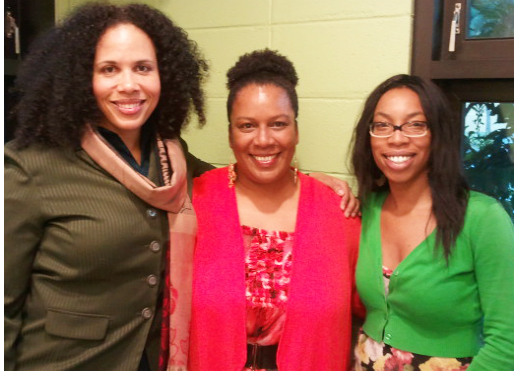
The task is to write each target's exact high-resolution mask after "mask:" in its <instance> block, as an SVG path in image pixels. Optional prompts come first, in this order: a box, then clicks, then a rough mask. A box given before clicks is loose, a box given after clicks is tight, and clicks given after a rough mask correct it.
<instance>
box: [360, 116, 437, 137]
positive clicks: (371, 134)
mask: <svg viewBox="0 0 518 371" xmlns="http://www.w3.org/2000/svg"><path fill="white" fill-rule="evenodd" d="M417 122H418V123H421V124H425V125H426V127H425V130H424V133H423V134H419V135H408V134H407V133H405V132H404V131H403V126H405V125H407V124H415V123H417ZM374 124H386V125H390V127H391V128H392V132H391V133H390V135H376V134H373V132H372V126H373V125H374ZM396 130H399V131H401V134H403V135H404V136H405V137H407V138H421V137H424V136H425V135H426V134H427V133H428V122H427V121H420V120H416V121H408V122H405V123H403V124H401V125H394V124H391V123H390V122H382V121H375V122H371V123H370V124H369V134H370V136H371V137H374V138H390V137H391V136H393V135H394V133H395V132H396Z"/></svg>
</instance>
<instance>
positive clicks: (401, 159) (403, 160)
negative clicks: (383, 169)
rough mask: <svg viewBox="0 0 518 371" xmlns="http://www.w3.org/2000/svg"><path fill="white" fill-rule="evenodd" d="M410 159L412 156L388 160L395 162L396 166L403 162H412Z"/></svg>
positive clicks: (395, 157)
mask: <svg viewBox="0 0 518 371" xmlns="http://www.w3.org/2000/svg"><path fill="white" fill-rule="evenodd" d="M410 157H411V156H387V158H388V159H389V160H390V161H392V162H395V163H396V164H400V163H402V162H405V161H408V160H410Z"/></svg>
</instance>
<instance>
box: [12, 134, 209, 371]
mask: <svg viewBox="0 0 518 371" xmlns="http://www.w3.org/2000/svg"><path fill="white" fill-rule="evenodd" d="M186 157H187V162H188V167H189V172H190V176H189V183H191V180H192V176H193V175H198V174H199V173H201V172H203V171H204V170H207V169H209V168H211V166H210V165H208V164H206V163H203V162H200V161H199V160H197V159H196V158H195V157H194V156H192V155H190V154H187V156H186ZM157 169H158V161H157V158H156V154H152V155H151V159H150V174H149V178H150V179H151V180H153V181H154V182H156V183H159V176H158V172H157ZM4 181H5V209H4V212H5V214H4V215H5V217H4V220H5V224H4V228H5V229H4V233H5V236H4V242H5V252H4V269H5V273H4V274H5V276H4V279H5V284H4V292H5V297H4V311H5V317H4V326H5V334H4V352H5V369H6V370H8V371H11V370H19V371H31V370H38V371H45V370H49V371H50V370H52V371H61V370H63V371H64V370H73V371H82V370H84V371H94V370H110V371H116V370H125V371H126V370H128V371H129V370H131V371H135V370H137V368H138V364H139V361H140V359H141V357H142V353H143V352H144V351H145V352H146V354H147V356H148V359H149V361H150V364H151V368H152V370H155V369H156V367H157V364H158V354H159V349H160V324H161V304H162V299H161V293H162V290H163V284H162V279H163V272H164V266H165V264H164V263H165V261H164V260H165V259H164V257H165V251H166V246H167V238H168V237H167V236H168V232H167V230H168V228H167V217H166V215H165V213H164V212H162V211H160V210H156V209H154V208H153V207H151V206H150V205H148V204H146V203H145V202H144V201H142V200H141V199H139V198H138V197H136V196H135V195H134V194H132V193H131V192H130V191H128V190H127V189H126V188H125V187H124V186H123V185H122V184H120V183H119V182H118V181H117V180H115V179H114V178H113V177H112V176H111V175H109V174H108V173H106V172H105V171H104V170H103V169H101V168H100V167H99V166H98V165H97V164H96V163H94V162H93V160H92V159H91V158H90V157H89V156H88V155H87V154H86V153H85V152H84V151H83V150H81V149H79V150H70V149H60V148H48V147H43V146H39V145H32V146H30V147H29V148H26V149H23V150H16V149H15V147H14V145H13V144H12V143H9V144H7V145H6V147H5V175H4Z"/></svg>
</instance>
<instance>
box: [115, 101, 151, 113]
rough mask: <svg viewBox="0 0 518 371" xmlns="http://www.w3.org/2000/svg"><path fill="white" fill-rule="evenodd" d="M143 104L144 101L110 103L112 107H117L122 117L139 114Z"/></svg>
mask: <svg viewBox="0 0 518 371" xmlns="http://www.w3.org/2000/svg"><path fill="white" fill-rule="evenodd" d="M144 102H145V100H144V99H134V100H125V101H112V103H113V105H115V107H117V110H118V111H119V112H120V113H122V114H124V115H135V114H137V113H139V112H140V110H141V109H142V106H143V105H144Z"/></svg>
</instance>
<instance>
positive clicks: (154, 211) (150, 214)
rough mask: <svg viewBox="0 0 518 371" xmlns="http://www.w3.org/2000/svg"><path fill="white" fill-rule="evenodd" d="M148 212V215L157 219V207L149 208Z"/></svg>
mask: <svg viewBox="0 0 518 371" xmlns="http://www.w3.org/2000/svg"><path fill="white" fill-rule="evenodd" d="M146 213H147V216H148V217H149V218H151V219H155V218H156V217H157V215H158V211H156V209H147V210H146Z"/></svg>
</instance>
